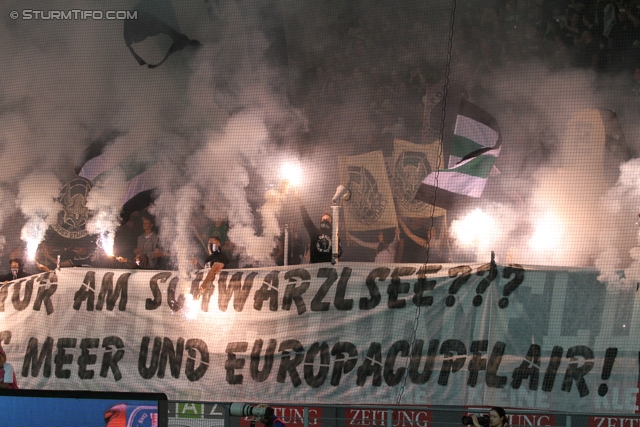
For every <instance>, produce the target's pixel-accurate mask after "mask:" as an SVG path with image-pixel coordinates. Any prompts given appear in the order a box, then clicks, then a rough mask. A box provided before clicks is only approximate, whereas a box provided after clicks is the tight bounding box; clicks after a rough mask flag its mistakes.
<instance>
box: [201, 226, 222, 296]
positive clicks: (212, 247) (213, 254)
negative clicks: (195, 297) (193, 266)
mask: <svg viewBox="0 0 640 427" xmlns="http://www.w3.org/2000/svg"><path fill="white" fill-rule="evenodd" d="M207 249H208V252H209V256H208V257H207V259H205V260H204V265H205V267H206V266H207V265H210V266H211V269H210V270H209V273H207V277H205V279H204V280H203V282H202V284H201V285H200V291H201V292H202V293H204V291H205V290H206V289H207V288H208V287H209V285H210V284H211V282H213V278H214V277H215V275H216V274H218V273H219V272H220V270H222V269H223V268H225V267H227V266H228V265H229V258H227V256H226V255H225V253H224V252H223V251H222V245H221V243H220V238H219V237H217V236H211V237H210V238H209V242H208V244H207Z"/></svg>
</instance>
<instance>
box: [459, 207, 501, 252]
mask: <svg viewBox="0 0 640 427" xmlns="http://www.w3.org/2000/svg"><path fill="white" fill-rule="evenodd" d="M451 231H452V232H453V235H454V236H455V238H456V241H457V242H458V244H459V245H460V246H462V247H468V248H474V249H476V250H477V251H478V252H483V251H484V250H486V249H488V248H489V246H490V245H491V243H492V242H493V240H494V236H495V233H496V223H495V221H494V219H493V218H492V217H491V216H490V215H488V214H487V213H485V212H483V211H482V210H480V209H475V210H473V211H472V212H471V213H469V214H468V215H467V216H466V217H464V218H463V219H461V220H458V221H453V223H452V224H451Z"/></svg>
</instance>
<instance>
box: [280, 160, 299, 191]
mask: <svg viewBox="0 0 640 427" xmlns="http://www.w3.org/2000/svg"><path fill="white" fill-rule="evenodd" d="M280 178H281V179H282V180H284V181H288V182H289V184H291V185H293V186H294V187H297V186H299V185H300V184H301V183H302V167H300V165H299V164H298V163H292V162H286V163H283V164H282V166H280Z"/></svg>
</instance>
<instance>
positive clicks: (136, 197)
mask: <svg viewBox="0 0 640 427" xmlns="http://www.w3.org/2000/svg"><path fill="white" fill-rule="evenodd" d="M118 136H119V134H117V133H115V134H109V135H107V136H105V137H103V138H100V139H97V140H96V141H94V142H93V143H92V144H91V145H89V147H87V148H86V149H85V151H84V156H83V162H82V165H81V166H80V167H77V168H76V172H77V174H78V175H80V176H81V177H83V178H85V179H87V180H89V181H91V183H92V184H96V183H97V182H99V181H100V180H102V179H103V178H104V177H105V176H106V175H107V174H108V173H109V172H111V171H113V170H114V169H115V168H119V169H121V171H122V172H123V177H124V179H125V180H126V187H125V191H124V193H123V194H122V199H121V200H120V203H121V205H122V212H121V217H122V221H123V222H127V221H128V219H129V217H130V216H131V214H132V213H133V212H136V211H139V210H141V209H144V208H146V207H147V206H149V205H150V204H151V203H153V190H154V189H155V187H156V183H157V181H158V176H160V175H161V172H162V171H161V170H160V166H159V165H158V164H157V163H156V162H155V161H153V160H150V161H147V162H141V161H135V160H131V159H129V160H126V161H124V162H120V163H119V164H113V162H109V161H108V160H107V156H106V154H105V151H106V150H107V148H108V147H109V146H111V144H113V142H114V141H115V140H116V138H117V137H118Z"/></svg>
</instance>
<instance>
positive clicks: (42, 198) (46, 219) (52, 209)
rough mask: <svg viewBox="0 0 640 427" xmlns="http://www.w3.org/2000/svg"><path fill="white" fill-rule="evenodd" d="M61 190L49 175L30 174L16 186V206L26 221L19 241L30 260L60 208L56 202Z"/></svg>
mask: <svg viewBox="0 0 640 427" xmlns="http://www.w3.org/2000/svg"><path fill="white" fill-rule="evenodd" d="M61 188H62V184H61V183H60V181H59V180H58V179H57V178H56V177H55V176H54V175H53V174H51V173H43V174H40V173H32V174H30V175H28V176H27V177H25V178H24V179H22V180H21V181H20V183H19V184H18V197H17V198H16V205H17V206H18V208H20V210H21V211H22V213H23V214H24V216H25V218H26V219H27V223H26V224H25V225H24V227H22V232H21V239H22V241H24V242H25V243H26V244H27V255H28V256H29V258H31V259H33V258H34V257H35V253H36V250H37V249H38V245H40V242H42V239H43V238H44V235H45V232H46V231H47V228H49V226H50V225H51V224H53V223H54V222H55V221H56V218H57V215H58V212H59V211H60V209H61V207H62V206H61V205H60V203H59V202H58V201H57V200H56V198H57V197H58V196H59V194H60V189H61Z"/></svg>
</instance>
